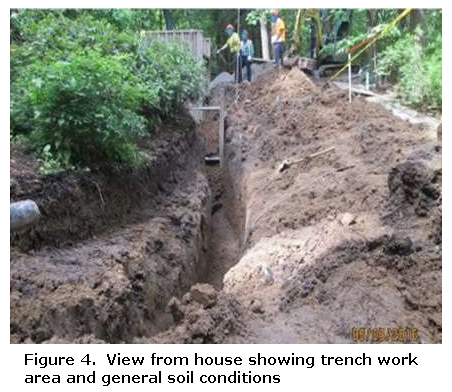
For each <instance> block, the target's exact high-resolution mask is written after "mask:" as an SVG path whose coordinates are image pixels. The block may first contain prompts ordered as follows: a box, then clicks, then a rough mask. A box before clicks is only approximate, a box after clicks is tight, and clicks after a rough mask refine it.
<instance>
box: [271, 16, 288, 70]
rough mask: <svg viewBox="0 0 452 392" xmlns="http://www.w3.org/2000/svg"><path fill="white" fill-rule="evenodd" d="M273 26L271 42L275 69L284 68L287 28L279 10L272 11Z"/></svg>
mask: <svg viewBox="0 0 452 392" xmlns="http://www.w3.org/2000/svg"><path fill="white" fill-rule="evenodd" d="M271 24H272V37H271V40H272V44H273V54H274V56H275V67H276V68H279V67H282V66H283V52H284V43H285V42H286V27H285V25H284V21H283V20H282V19H281V17H280V16H279V11H278V10H277V9H273V10H272V14H271Z"/></svg>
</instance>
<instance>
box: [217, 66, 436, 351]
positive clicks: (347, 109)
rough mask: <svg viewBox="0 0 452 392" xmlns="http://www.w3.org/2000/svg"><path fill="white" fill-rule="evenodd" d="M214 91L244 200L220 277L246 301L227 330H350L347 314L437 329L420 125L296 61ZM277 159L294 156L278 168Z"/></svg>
mask: <svg viewBox="0 0 452 392" xmlns="http://www.w3.org/2000/svg"><path fill="white" fill-rule="evenodd" d="M210 101H211V103H212V104H219V103H221V102H224V103H226V105H227V113H228V115H227V130H226V141H227V144H226V157H227V162H226V163H227V169H226V172H225V176H226V177H228V178H232V179H234V180H233V181H232V182H233V184H234V186H233V187H231V188H232V189H234V190H235V193H236V195H235V197H236V199H237V200H241V203H242V204H243V206H244V211H245V212H244V221H245V224H244V229H243V231H242V232H239V233H238V236H239V237H240V238H241V239H243V240H242V241H241V243H242V247H241V254H242V257H241V258H240V260H239V262H238V263H237V264H236V265H235V266H234V267H232V268H231V269H230V270H229V271H228V272H227V273H226V275H225V278H224V289H223V291H224V292H225V293H226V294H227V295H228V296H229V297H230V298H234V299H237V300H238V301H239V302H240V303H242V304H243V305H244V307H245V312H244V313H243V315H242V318H241V321H242V322H243V323H244V327H243V330H245V331H246V336H245V337H244V336H243V335H241V336H239V335H237V336H229V337H228V339H227V340H225V341H228V342H230V341H236V342H240V341H246V342H259V343H263V342H278V343H290V342H292V343H293V342H306V343H314V342H350V341H351V330H352V328H355V327H366V328H379V327H392V328H398V327H412V328H418V329H419V336H420V338H419V341H421V342H440V341H441V312H442V298H441V269H442V268H441V239H440V237H441V231H440V229H439V227H440V224H438V222H441V150H440V149H439V148H437V146H432V147H431V148H430V147H429V148H427V147H425V146H426V145H427V144H428V142H429V138H428V137H427V136H426V135H425V134H424V132H423V130H424V127H423V126H422V125H411V124H410V123H408V122H407V121H404V120H401V119H399V118H397V117H395V116H394V115H392V114H391V113H390V112H389V111H388V110H386V109H385V108H383V107H382V106H381V105H379V104H374V103H370V102H367V101H366V100H365V99H364V98H362V97H361V96H356V95H354V96H353V102H352V104H349V103H348V95H347V93H346V92H344V91H342V90H339V89H336V88H332V87H329V86H326V87H325V86H320V85H315V84H314V83H313V82H312V81H311V80H310V79H308V78H307V77H306V76H305V75H304V74H303V73H302V72H300V71H298V70H296V69H293V70H291V71H290V72H286V71H279V72H278V71H276V70H272V71H269V72H266V73H264V74H262V75H259V77H257V78H256V80H255V81H254V82H253V83H252V84H250V85H243V86H240V87H239V88H238V90H237V88H236V87H235V86H223V87H221V88H218V89H216V90H215V91H214V92H213V95H212V96H211V98H210ZM325 149H330V150H329V153H327V154H322V155H320V156H317V157H315V158H313V159H307V158H306V157H308V156H309V155H311V154H315V153H317V152H319V151H322V150H325ZM420 150H423V151H424V152H422V153H420V152H419V151H420ZM303 158H305V159H303ZM285 159H290V160H291V161H292V162H293V161H297V160H299V162H298V163H296V164H294V165H291V166H290V167H289V168H288V169H287V170H286V171H284V172H283V173H281V172H279V171H278V168H279V167H280V164H281V163H282V161H283V160H285ZM346 218H347V219H346ZM253 309H254V310H253ZM357 309H358V310H359V311H357Z"/></svg>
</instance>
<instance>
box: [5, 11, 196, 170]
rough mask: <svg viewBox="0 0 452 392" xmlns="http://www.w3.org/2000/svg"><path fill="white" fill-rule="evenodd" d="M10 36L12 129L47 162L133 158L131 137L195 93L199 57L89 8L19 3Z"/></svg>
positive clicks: (62, 164) (83, 163)
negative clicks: (77, 10)
mask: <svg viewBox="0 0 452 392" xmlns="http://www.w3.org/2000/svg"><path fill="white" fill-rule="evenodd" d="M13 32H14V35H13V41H12V42H11V131H12V135H13V138H17V139H18V140H20V141H22V142H24V141H25V142H26V143H29V144H30V145H32V146H33V148H34V149H36V150H37V151H38V153H40V154H41V156H42V160H43V167H44V169H47V170H55V169H57V168H70V167H81V168H84V167H90V166H93V165H98V164H102V163H108V162H119V163H121V162H128V163H132V164H137V163H138V162H139V154H138V151H137V147H136V143H137V141H138V140H139V138H140V137H142V136H144V135H145V133H146V132H147V131H150V130H152V129H153V128H155V127H156V126H158V125H159V124H160V123H161V121H162V120H163V119H165V118H168V117H171V116H172V115H174V114H175V113H176V112H177V107H178V106H179V105H180V104H182V103H183V102H184V101H186V100H187V99H189V98H196V96H197V94H198V93H199V91H200V88H201V83H202V76H203V72H202V65H201V64H199V63H198V62H197V61H195V60H194V58H193V57H191V56H190V55H189V54H188V52H187V51H186V50H185V48H183V47H181V46H179V45H177V44H175V43H165V44H163V43H160V42H151V43H149V42H147V41H146V39H144V38H143V37H140V33H139V31H133V30H121V29H119V28H118V27H117V26H115V25H114V24H112V23H111V22H109V21H108V20H106V19H96V18H95V17H94V16H93V15H91V14H89V13H81V14H78V15H77V17H76V18H72V17H69V16H68V15H65V14H64V13H63V12H47V13H45V12H43V11H21V12H19V13H18V14H17V15H16V16H15V18H14V30H13Z"/></svg>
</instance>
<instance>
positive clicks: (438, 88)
mask: <svg viewBox="0 0 452 392" xmlns="http://www.w3.org/2000/svg"><path fill="white" fill-rule="evenodd" d="M418 39H419V38H416V35H415V34H408V35H406V36H404V37H403V38H400V39H399V40H398V41H397V42H396V43H395V44H394V45H391V46H388V47H387V48H386V49H385V51H384V52H383V54H382V56H381V57H380V59H379V72H380V73H381V74H384V75H388V76H390V77H391V78H392V79H393V80H394V81H395V82H396V89H397V93H398V95H399V97H400V98H401V99H402V101H403V102H405V103H407V104H409V105H412V106H415V107H419V108H422V109H441V107H442V47H441V37H439V38H437V39H433V40H432V41H431V42H429V43H428V44H427V46H426V47H425V48H423V47H422V46H421V43H420V42H419V41H417V40H418Z"/></svg>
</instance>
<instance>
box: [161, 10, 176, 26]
mask: <svg viewBox="0 0 452 392" xmlns="http://www.w3.org/2000/svg"><path fill="white" fill-rule="evenodd" d="M163 16H164V17H165V24H166V29H167V30H174V23H173V19H172V18H171V10H169V9H164V10H163Z"/></svg>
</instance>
